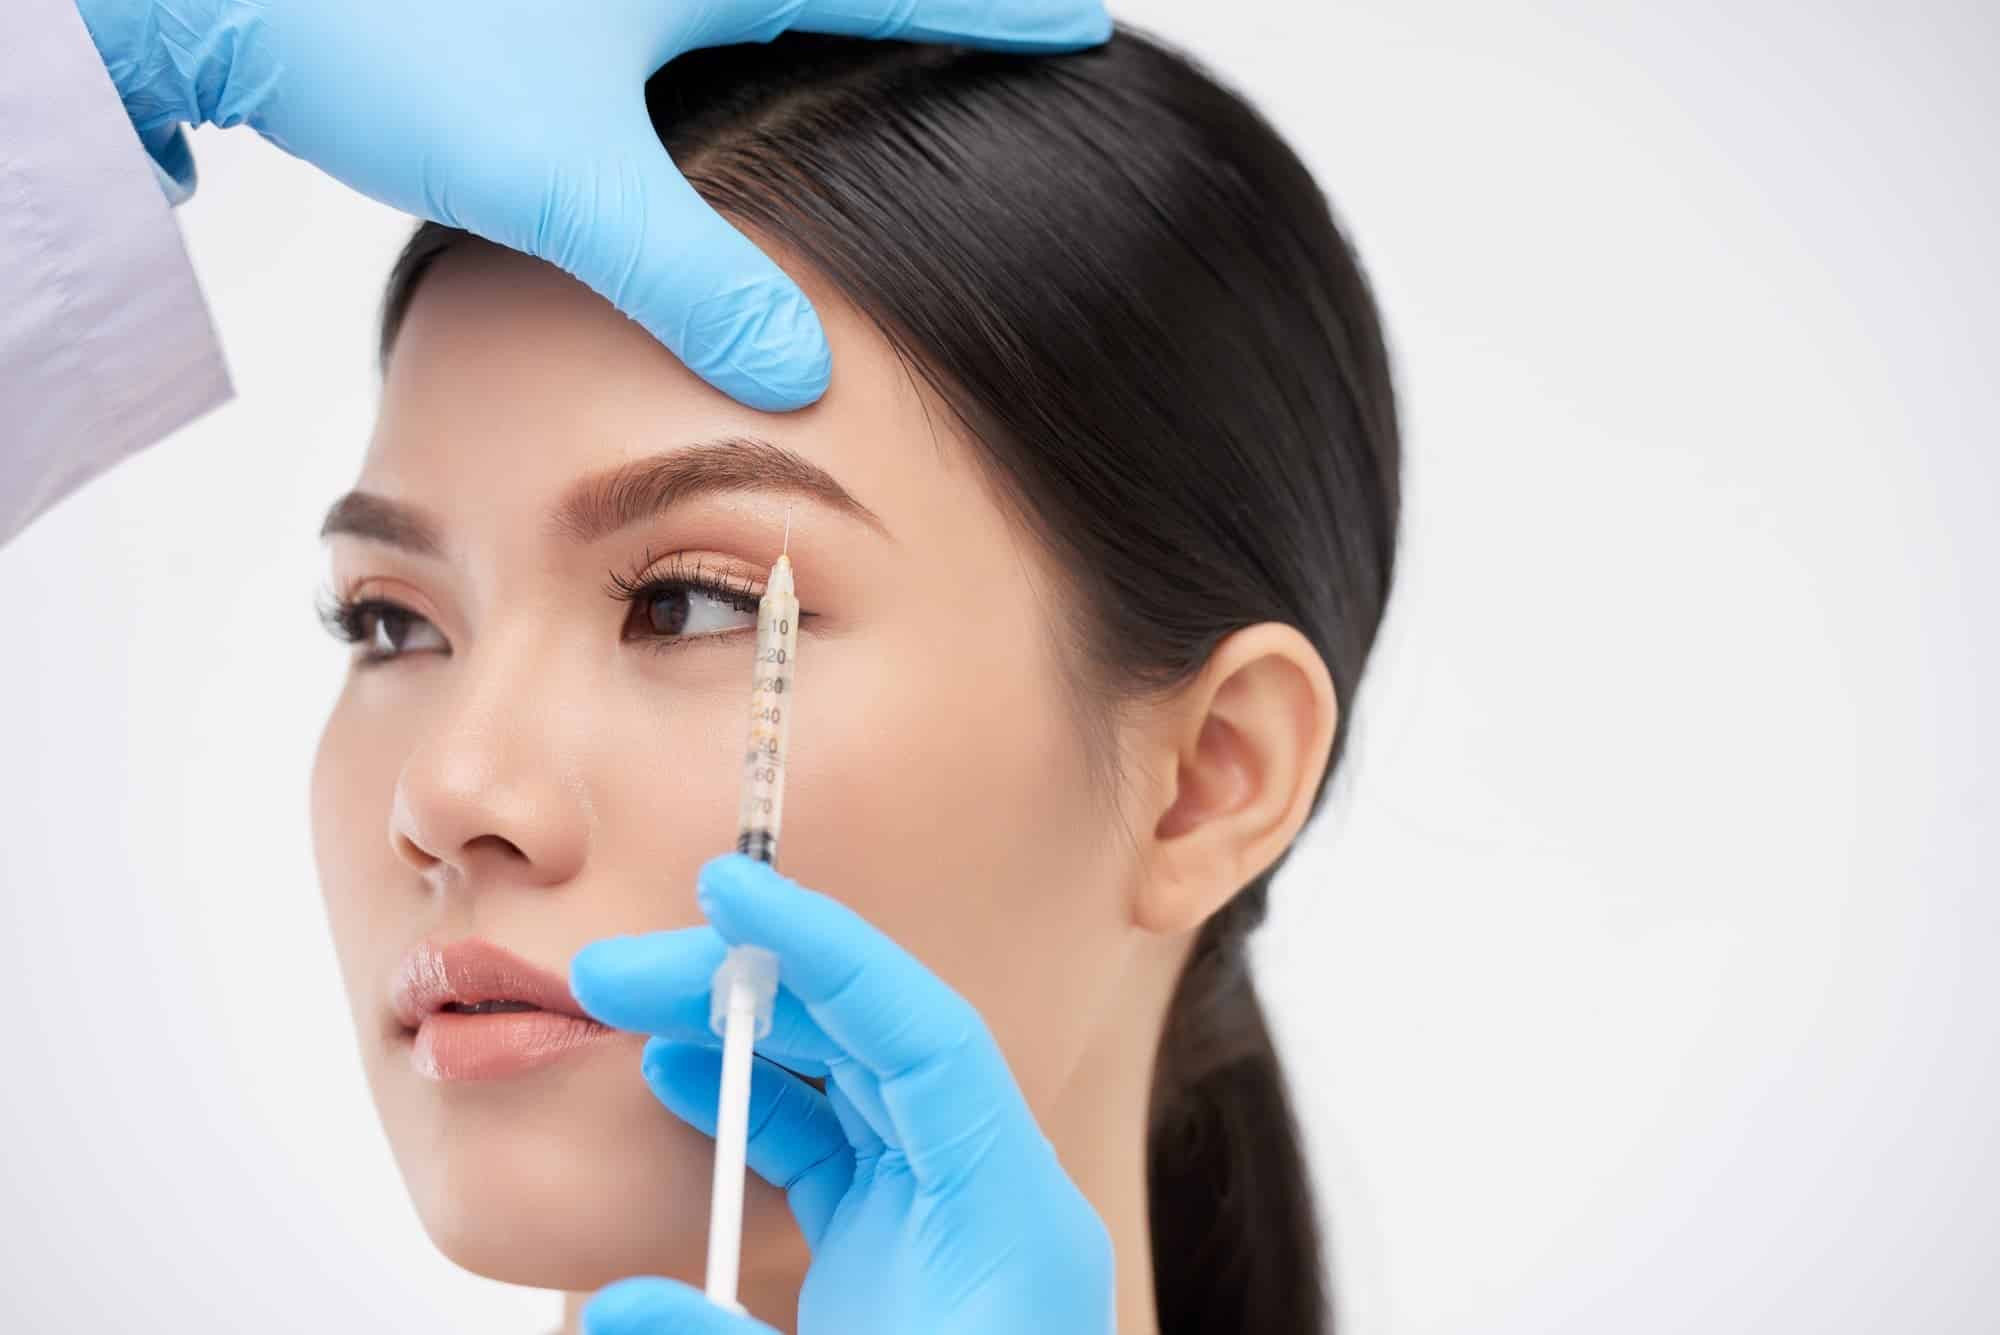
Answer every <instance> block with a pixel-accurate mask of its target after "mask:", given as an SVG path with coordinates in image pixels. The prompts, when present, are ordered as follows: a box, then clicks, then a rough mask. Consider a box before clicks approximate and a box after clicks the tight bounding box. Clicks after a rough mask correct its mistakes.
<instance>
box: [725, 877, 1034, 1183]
mask: <svg viewBox="0 0 2000 1335" xmlns="http://www.w3.org/2000/svg"><path fill="white" fill-rule="evenodd" d="M699 885H700V888H699V890H698V891H697V897H698V899H699V900H700V902H701V906H702V911H703V912H704V913H706V914H707V915H708V919H709V921H710V922H711V923H713V924H714V926H715V929H716V931H717V932H719V933H720V934H721V935H722V938H723V939H724V940H726V941H728V942H729V943H730V944H731V945H739V944H744V943H748V944H751V945H759V946H763V947H765V948H766V949H769V950H773V951H776V952H777V955H778V981H779V983H780V985H781V990H785V989H789V990H790V991H791V992H793V993H794V994H795V995H796V996H797V997H798V998H799V1000H800V1001H802V1002H804V1003H805V1007H806V1010H807V1012H808V1013H809V1014H810V1015H811V1016H812V1018H813V1019H814V1020H816V1021H818V1022H819V1027H820V1029H821V1030H822V1031H824V1032H825V1034H826V1036H827V1037H828V1038H830V1039H832V1040H833V1041H834V1042H835V1043H838V1044H839V1045H840V1047H841V1048H842V1049H843V1050H844V1051H845V1052H846V1053H847V1054H848V1055H849V1056H851V1057H852V1058H853V1059H854V1060H855V1061H856V1062H858V1063H860V1064H861V1065H862V1066H863V1067H865V1068H867V1069H868V1070H869V1071H871V1072H872V1073H873V1074H874V1075H875V1077H876V1080H877V1081H878V1083H879V1091H880V1096H881V1100H882V1105H883V1107H884V1108H885V1110H886V1111H887V1114H888V1117H889V1120H890V1122H891V1123H892V1125H893V1128H894V1133H895V1140H896V1141H897V1142H900V1144H899V1147H900V1148H901V1150H902V1151H903V1154H904V1156H905V1157H906V1158H907V1159H908V1161H909V1164H910V1169H911V1172H912V1173H914V1174H915V1175H916V1177H917V1180H918V1181H919V1182H920V1183H924V1184H925V1185H928V1186H933V1187H941V1186H945V1185H948V1184H950V1183H953V1182H956V1181H958V1180H961V1179H962V1178H963V1177H964V1176H965V1175H967V1174H969V1173H970V1172H971V1171H972V1170H973V1169H975V1168H977V1167H978V1166H979V1165H980V1164H981V1163H983V1162H984V1161H986V1160H987V1159H988V1158H989V1157H990V1156H992V1155H994V1154H998V1153H1008V1152H1015V1151H1019V1150H1022V1149H1026V1148H1028V1147H1030V1146H1032V1145H1036V1144H1040V1145H1043V1146H1046V1139H1045V1138H1044V1137H1042V1136H1041V1134H1040V1128H1039V1127H1037V1126H1036V1124H1035V1120H1034V1115H1033V1113H1032V1112H1031V1111H1030V1110H1029V1108H1028V1106H1027V1100H1026V1098H1025V1097H1024V1096H1023V1095H1022V1093H1021V1089H1020V1086H1019V1085H1017V1084H1016V1083H1015V1081H1014V1077H1013V1073H1012V1072H1011V1071H1010V1070H1008V1068H1007V1061H1006V1057H1005V1056H1004V1055H1003V1054H1002V1053H1001V1051H1000V1046H999V1044H998V1043H997V1042H995V1041H994V1038H993V1035H992V1033H991V1032H990V1031H989V1030H988V1029H987V1027H986V1022H985V1021H984V1020H983V1019H981V1018H980V1015H979V1012H978V1011H977V1010H975V1009H974V1008H973V1006H972V1003H971V1002H969V1001H967V1000H966V999H965V998H964V997H962V996H960V995H959V994H958V993H957V992H955V991H953V990H952V989H951V988H950V987H949V986H948V985H947V984H946V983H945V982H944V980H943V979H941V978H939V977H938V976H937V975H936V974H934V973H932V972H931V971H930V970H929V969H928V968H926V967H925V966H924V965H923V963H922V962H921V961H919V960H918V959H917V958H916V957H915V956H914V955H911V954H910V953H909V952H908V951H906V950H904V949H903V948H902V947H901V946H900V945H898V944H896V942H894V941H893V940H891V939H890V938H889V937H888V936H887V935H886V934H884V933H883V932H881V931H880V930H879V929H877V928H876V927H874V926H873V925H872V924H870V923H869V922H868V921H867V920H866V919H864V918H863V917H861V915H860V914H858V913H856V912H855V911H854V910H852V909H850V908H848V907H847V906H846V905H845V904H842V903H840V902H839V901H838V900H835V899H832V898H830V897H828V896H826V895H822V894H819V893H817V892H815V891H812V890H808V889H806V888H805V887H804V886H802V885H799V884H798V883H797V882H795V881H792V880H789V879H788V878H786V877H784V876H782V875H780V874H779V873H778V872H777V871H776V870H774V869H773V868H772V867H770V866H768V865H767V864H765V863H762V862H759V861H757V860H756V859H754V858H750V857H746V856H745V855H743V854H741V853H726V854H724V855H722V856H721V857H716V858H711V859H710V860H709V861H708V862H706V863H705V864H703V866H702V869H701V877H700V882H699ZM834 1070H835V1075H836V1077H837V1076H838V1074H839V1070H840V1068H839V1064H838V1063H835V1064H834ZM884 1138H885V1139H888V1137H887V1136H885V1137H884Z"/></svg>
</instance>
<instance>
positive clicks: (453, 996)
mask: <svg viewBox="0 0 2000 1335" xmlns="http://www.w3.org/2000/svg"><path fill="white" fill-rule="evenodd" d="M391 1006H392V1007H393V1009H394V1010H395V1014H396V1018H397V1020H398V1021H399V1022H400V1023H401V1024H402V1026H403V1029H404V1031H405V1035H406V1037H409V1038H410V1039H411V1048H410V1060H411V1064H412V1065H413V1066H414V1067H415V1068H416V1070H417V1072H418V1074H420V1075H423V1076H426V1077H428V1078H430V1079H433V1080H443V1081H457V1080H494V1079H502V1078H505V1077H507V1076H512V1075H519V1074H522V1073H524V1072H527V1071H530V1070H533V1069H535V1068H538V1067H541V1066H544V1065H546V1064H548V1063H549V1062H552V1061H555V1060H557V1059H558V1058H560V1057H562V1056H564V1055H566V1054H568V1053H570V1052H572V1051H574V1050H576V1049H578V1048H581V1047H584V1046H586V1045H588V1044H591V1043H594V1042H596V1041H598V1040H601V1039H604V1038H607V1037H609V1036H610V1035H611V1034H612V1033H613V1032H614V1031H613V1030H611V1029H608V1028H606V1027H605V1026H604V1025H601V1024H599V1023H597V1021H595V1020H593V1019H591V1018H590V1017H589V1016H587V1015H585V1014H584V1013H583V1008H582V1007H580V1006H578V1005H577V1003H576V998H575V997H573V996H572V995H570V990H569V986H568V984H566V983H565V982H564V981H563V980H562V979H560V978H558V977H556V976H555V975H554V974H552V973H550V972H548V971H547V970H546V969H543V968H540V967H539V966H537V965H534V964H531V963H529V962H528V961H527V960H524V959H522V958H521V957H520V956H519V955H516V954H514V953H513V952H512V951H510V950H505V949H503V948H501V947H500V946H497V945H494V944H493V943H492V942H490V941H481V940H477V939H472V940H465V941H455V942H452V943H450V944H448V945H443V946H439V945H436V944H433V943H431V942H428V941H427V942H422V943H420V944H419V945H418V946H417V947H416V948H415V949H414V950H412V951H411V952H410V953H409V954H408V955H407V956H406V957H405V958H404V960H403V966H402V968H401V970H400V971H399V972H398V974H397V977H396V984H395V987H394V989H393V991H392V995H391Z"/></svg>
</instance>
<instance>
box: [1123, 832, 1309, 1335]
mask: <svg viewBox="0 0 2000 1335" xmlns="http://www.w3.org/2000/svg"><path fill="white" fill-rule="evenodd" d="M1269 876H1270V873H1268V872H1267V873H1266V874H1265V875H1264V876H1262V877H1259V878H1258V879H1257V880H1256V881H1254V882H1252V883H1251V885H1250V886H1248V887H1247V888H1246V889H1245V890H1244V891H1243V892H1242V893H1241V894H1239V895H1238V896H1237V897H1236V899H1234V900H1232V901H1231V902H1230V904H1229V905H1228V906H1227V907H1226V908H1224V909H1223V910H1222V911H1220V912H1218V913H1217V914H1216V915H1215V916H1214V917H1213V918H1211V919H1209V921H1208V922H1207V923H1205V924H1203V926H1202V929H1201V932H1200V934H1199V935H1198V936H1197V937H1196V939H1195V945H1194V949H1193V950H1192V951H1191V952H1190V954H1189V956H1188V961H1187V964H1186V965H1185V967H1184V968H1183V969H1182V972H1181V977H1180V981H1179V983H1178V984H1177V985H1176V987H1175V990H1174V995H1173V999H1172V1001H1171V1002H1170V1003H1169V1005H1168V1008H1167V1018H1166V1024H1165V1026H1164V1028H1163V1029H1162V1031H1161V1036H1160V1051H1159V1058H1158V1062H1157V1064H1156V1067H1155V1071H1154V1076H1153V1094H1152V1112H1151V1118H1150V1126H1149V1130H1148V1135H1147V1147H1146V1157H1147V1187H1148V1198H1149V1204H1150V1211H1151V1219H1152V1232H1153V1256H1154V1257H1155V1258H1156V1265H1155V1269H1154V1272H1153V1294H1154V1300H1155V1303H1156V1305H1157V1306H1158V1309H1159V1321H1160V1335H1332V1331H1333V1314H1332V1312H1331V1310H1330V1308H1329V1306H1328V1292H1327V1288H1328V1286H1327V1282H1326V1276H1325V1270H1324V1256H1323V1253H1322V1244H1321V1238H1320V1229H1319V1221H1318V1218H1317V1216H1316V1214H1315V1210H1314V1201H1313V1191H1312V1182H1311V1174H1310V1170H1309V1168H1308V1165H1307V1163H1306V1157H1305V1151H1304V1145H1303V1142H1302V1138H1301V1136H1300V1133H1299V1126H1298V1121H1297V1119H1296V1118H1295V1117H1294V1116H1293V1112H1292V1106H1291V1099H1290V1096H1289V1093H1288V1091H1287V1089H1286V1086H1285V1078H1284V1072H1283V1070H1282V1069H1281V1068H1280V1067H1279V1064H1278V1053H1277V1049H1276V1047H1275V1046H1274V1045H1273V1044H1272V1041H1271V1034H1270V1030H1269V1028H1268V1027H1267V1025H1266V1024H1265V1020H1264V1008H1263V1006H1262V1004H1261V1003H1260V1002H1259V1001H1258V998H1257V989H1256V984H1255V982H1254V980H1253V979H1252V978H1251V975H1250V967H1249V965H1250V962H1249V959H1248V956H1247V953H1246V948H1245V943H1246V939H1247V937H1248V936H1249V932H1250V929H1251V928H1252V927H1254V926H1255V925H1256V923H1257V921H1259V920H1261V919H1262V917H1263V914H1264V902H1265V897H1266V893H1267V891H1268V884H1269Z"/></svg>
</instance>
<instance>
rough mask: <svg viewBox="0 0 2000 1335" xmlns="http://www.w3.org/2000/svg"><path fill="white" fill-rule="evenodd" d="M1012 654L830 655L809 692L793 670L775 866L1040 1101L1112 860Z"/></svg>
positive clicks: (1025, 654)
mask: <svg viewBox="0 0 2000 1335" xmlns="http://www.w3.org/2000/svg"><path fill="white" fill-rule="evenodd" d="M1020 644H1021V642H1020V641H1018V640H1016V641H1015V642H1014V644H1013V647H1012V648H1011V649H1009V650H1003V651H1000V652H997V653H995V654H993V655H990V656H980V655H978V654H965V653H963V652H962V650H963V648H964V646H958V647H955V648H953V649H952V650H950V651H947V650H946V649H945V648H944V647H943V646H937V647H933V648H928V649H927V648H926V646H925V645H924V644H914V645H908V646H904V648H903V651H902V652H893V651H892V652H882V651H881V650H879V649H874V650H871V652H870V653H869V655H868V657H867V661H866V662H865V663H861V662H855V663H850V662H849V661H848V660H847V657H846V656H845V655H841V656H838V657H837V656H836V655H835V654H834V653H831V652H829V653H826V654H824V655H822V659H823V660H825V659H833V660H835V661H833V662H831V663H826V664H825V666H824V667H823V669H822V670H820V671H817V672H814V673H813V675H811V676H807V675H806V673H807V672H808V671H810V670H811V669H809V668H808V667H807V665H806V662H805V660H804V658H803V655H802V656H801V675H800V679H799V680H800V684H799V687H798V701H799V713H798V714H797V715H796V716H795V718H794V722H793V733H792V761H791V770H790V779H789V786H788V789H787V796H786V801H785V828H784V834H783V849H784V851H783V853H782V854H781V859H780V860H781V863H782V864H783V866H784V869H785V870H786V871H787V873H788V874H790V875H793V876H795V877H796V878H797V879H799V880H800V881H801V882H802V883H804V884H806V885H808V886H811V887H812V888H814V889H817V890H821V891H824V892H825V893H827V894H830V895H833V896H835V897H837V898H840V899H842V900H843V901H845V902H847V903H848V904H850V905H851V906H852V907H854V908H855V909H856V910H857V911H858V912H860V913H861V914H862V916H864V917H866V918H867V919H868V920H869V921H870V922H872V923H874V924H875V925H876V926H877V927H880V928H881V929H883V930H884V931H885V932H887V933H888V934H889V935H890V936H891V937H893V938H894V939H895V940H896V941H897V942H898V943H899V944H900V945H902V946H903V947H904V948H905V949H907V950H909V951H911V952H912V953H913V954H915V955H916V956H917V957H918V958H919V959H921V960H922V961H923V962H924V963H925V964H926V965H927V966H928V967H929V968H930V969H931V970H932V971H933V972H934V973H936V974H938V975H939V976H940V977H942V978H943V979H944V980H945V981H946V982H947V983H949V984H950V985H951V986H952V987H953V988H954V989H956V990H957V991H958V992H959V993H961V994H962V995H964V996H965V997H966V998H967V999H968V1000H970V1001H971V1002H972V1003H973V1004H974V1005H975V1006H976V1007H977V1008H978V1009H979V1011H980V1013H981V1015H982V1016H984V1017H985V1019H986V1021H987V1024H988V1026H989V1027H990V1028H992V1029H993V1031H994V1033H995V1035H996V1037H998V1038H999V1039H1000V1042H1001V1045H1002V1047H1003V1048H1004V1049H1006V1050H1007V1055H1008V1060H1009V1062H1010V1064H1011V1065H1012V1066H1013V1068H1014V1073H1015V1076H1016V1078H1017V1079H1018V1080H1019V1081H1020V1082H1021V1084H1022V1086H1023V1088H1024V1090H1026V1091H1027V1092H1028V1095H1029V1099H1030V1102H1031V1103H1040V1102H1041V1101H1042V1097H1043V1096H1044V1095H1046V1094H1048V1093H1049V1092H1051V1091H1052V1090H1053V1089H1054V1088H1055V1087H1057V1086H1058V1085H1060V1084H1061V1083H1062V1081H1063V1080H1064V1078H1065V1077H1066V1073H1067V1072H1068V1070H1069V1068H1070V1065H1071V1063H1072V1061H1073V1058H1074V1053H1072V1052H1070V1051H1068V1049H1067V1047H1066V1046H1065V1044H1066V1040H1065V1039H1063V1038H1059V1037H1057V1036H1058V1035H1062V1034H1066V1033H1072V1032H1079V1031H1080V1030H1081V1029H1082V1026H1065V1025H1063V1024H1062V1023H1061V1020H1062V1017H1063V1016H1064V1015H1066V1014H1067V1015H1070V1016H1074V1015H1075V1014H1077V1013H1080V1010H1081V1008H1083V1007H1085V1006H1087V1004H1088V1002H1089V999H1090V998H1091V997H1092V995H1093V994H1092V992H1091V991H1090V990H1089V989H1090V986H1091V985H1092V984H1093V983H1094V982H1095V979H1096V972H1095V970H1094V969H1093V968H1092V967H1091V966H1092V962H1093V961H1098V962H1100V963H1101V961H1102V960H1103V959H1104V957H1105V955H1106V953H1107V951H1108V950H1109V949H1110V948H1111V946H1112V944H1113V943H1114V942H1115V940H1116V939H1117V932H1118V924H1119V921H1120V918H1119V914H1118V904H1117V901H1116V896H1115V893H1113V889H1112V888H1113V887H1115V886H1116V885H1117V884H1119V882H1118V879H1117V877H1116V874H1115V872H1114V870H1113V868H1112V866H1111V865H1110V863H1108V862H1107V860H1106V859H1107V855H1115V851H1116V849H1117V847H1118V846H1119V845H1118V841H1116V840H1113V839H1111V838H1109V837H1108V827H1107V825H1106V822H1105V820H1104V818H1103V816H1102V815H1101V814H1100V807H1099V801H1098V797H1097V794H1096V793H1095V789H1094V784H1093V781H1092V777H1091V772H1090V770H1089V767H1088V765H1087V763H1086V752H1085V751H1084V748H1083V743H1082V738H1081V736H1080V734H1079V732H1078V730H1077V728H1076V726H1075V724H1074V721H1073V717H1072V714H1071V712H1070V710H1069V708H1068V706H1067V697H1066V696H1065V695H1064V694H1063V688H1062V687H1061V685H1060V683H1059V682H1058V681H1057V679H1056V675H1055V672H1054V669H1053V666H1052V665H1051V664H1049V663H1048V662H1047V661H1046V660H1045V659H1044V657H1043V656H1042V655H1041V654H1039V653H1037V652H1033V651H1024V650H1023V649H1022V648H1021V647H1020ZM854 657H855V658H857V659H858V658H860V657H861V655H860V654H859V653H857V654H855V655H854Z"/></svg>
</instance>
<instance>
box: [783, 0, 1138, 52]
mask: <svg viewBox="0 0 2000 1335" xmlns="http://www.w3.org/2000/svg"><path fill="white" fill-rule="evenodd" d="M798 9H799V12H798V17H796V18H794V19H793V20H792V23H791V26H792V27H794V28H800V29H804V30H805V31H808V32H827V33H841V34H846V35H848V36H853V37H894V38H899V39H901V40H903V41H906V42H958V43H962V44H963V45H966V46H983V47H988V48H990V49H992V50H996V51H1071V50H1075V49H1076V48H1078V47H1085V46H1096V45H1097V44H1098V43H1100V42H1102V41H1104V40H1106V39H1107V38H1109V37H1110V36H1111V15H1110V14H1109V13H1107V12H1106V11H1105V8H1104V5H1103V3H1102V0H1003V2H1002V3H999V4H995V3H994V2H993V0H803V3H802V4H800V5H799V7H798Z"/></svg>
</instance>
